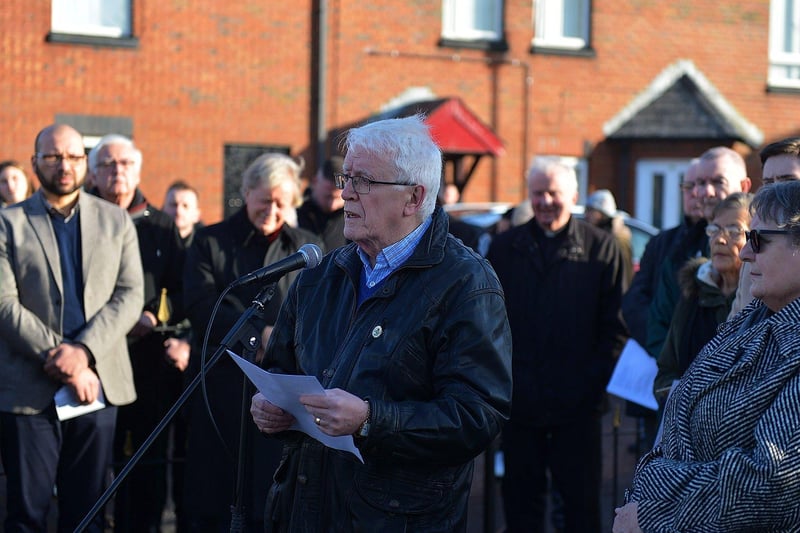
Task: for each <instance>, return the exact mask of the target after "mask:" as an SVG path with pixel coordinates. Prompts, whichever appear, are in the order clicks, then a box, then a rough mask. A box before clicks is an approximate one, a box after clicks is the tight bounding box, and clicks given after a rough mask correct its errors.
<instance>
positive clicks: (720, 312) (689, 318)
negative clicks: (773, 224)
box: [653, 192, 753, 407]
mask: <svg viewBox="0 0 800 533" xmlns="http://www.w3.org/2000/svg"><path fill="white" fill-rule="evenodd" d="M752 197H753V195H752V194H749V193H743V192H737V193H733V194H731V195H730V196H727V197H726V198H725V199H724V200H722V201H721V202H720V203H718V204H717V205H716V207H715V208H714V215H713V218H712V220H711V223H710V224H709V225H708V226H706V229H705V231H706V235H708V247H709V250H710V252H711V254H710V259H709V258H707V257H696V258H692V259H690V260H689V261H687V263H686V264H685V265H684V266H683V267H681V269H680V270H679V272H678V283H679V285H680V288H681V299H680V301H679V302H678V304H677V305H676V306H675V313H674V314H673V316H672V322H671V324H670V328H669V331H668V333H667V338H666V341H665V342H664V347H663V348H662V349H661V354H660V355H659V356H658V374H657V375H656V379H655V383H654V384H653V389H654V391H655V396H656V399H658V400H659V403H661V402H662V401H663V400H665V399H666V395H667V392H669V390H670V387H671V386H672V383H673V382H674V381H675V380H676V379H680V377H681V376H682V375H683V373H684V372H686V369H687V368H689V365H690V364H691V363H692V361H694V358H695V355H697V353H698V352H699V351H700V350H701V349H702V348H703V346H705V345H706V343H707V342H708V341H709V340H711V338H712V337H713V336H714V334H715V333H716V332H717V327H718V326H719V325H720V324H721V323H722V322H725V319H726V318H727V316H728V312H729V311H730V308H731V303H732V302H733V299H734V297H735V296H736V288H737V287H738V285H739V271H740V269H741V266H742V261H741V259H739V252H740V251H741V249H742V248H743V247H744V245H745V233H746V232H747V230H748V228H749V225H750V200H751V199H752ZM662 407H663V404H662Z"/></svg>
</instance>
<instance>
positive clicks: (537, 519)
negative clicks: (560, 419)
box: [502, 416, 602, 533]
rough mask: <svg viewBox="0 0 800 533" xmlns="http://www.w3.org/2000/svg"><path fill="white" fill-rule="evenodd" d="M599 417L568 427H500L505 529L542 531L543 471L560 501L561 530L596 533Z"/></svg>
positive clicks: (515, 532) (510, 532)
mask: <svg viewBox="0 0 800 533" xmlns="http://www.w3.org/2000/svg"><path fill="white" fill-rule="evenodd" d="M600 434H601V424H600V417H599V416H589V417H586V418H585V419H582V420H577V421H573V422H571V423H570V424H567V425H561V426H548V427H526V426H520V425H514V424H513V423H509V424H507V425H506V427H505V429H504V431H503V441H502V450H503V455H504V459H505V476H504V477H503V485H502V488H503V506H504V509H505V515H506V525H507V529H506V531H507V533H522V532H525V533H535V532H541V531H545V527H544V519H545V508H546V505H547V504H546V502H547V492H548V486H547V472H548V471H549V472H550V476H551V478H552V482H553V488H554V489H555V490H556V491H558V493H559V495H560V496H561V500H562V502H563V512H564V520H565V529H564V531H565V533H592V532H595V531H596V532H599V531H601V526H600V483H601V468H602V459H601V456H602V450H601V446H602V443H601V440H600Z"/></svg>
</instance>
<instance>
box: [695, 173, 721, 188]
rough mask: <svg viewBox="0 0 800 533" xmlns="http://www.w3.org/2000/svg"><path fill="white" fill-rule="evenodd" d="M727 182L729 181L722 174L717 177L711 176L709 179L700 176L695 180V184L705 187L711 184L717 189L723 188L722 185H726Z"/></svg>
mask: <svg viewBox="0 0 800 533" xmlns="http://www.w3.org/2000/svg"><path fill="white" fill-rule="evenodd" d="M726 183H728V180H727V179H725V178H723V177H722V176H717V177H716V178H709V179H705V178H698V179H697V180H695V182H694V186H695V187H697V188H700V189H703V188H705V187H708V186H709V185H711V186H712V187H714V188H715V189H721V188H722V187H724V186H725V184H726Z"/></svg>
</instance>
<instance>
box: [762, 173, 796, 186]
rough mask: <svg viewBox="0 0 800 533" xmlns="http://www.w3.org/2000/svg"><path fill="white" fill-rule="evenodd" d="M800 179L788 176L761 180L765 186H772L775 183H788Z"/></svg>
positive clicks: (792, 175) (791, 175)
mask: <svg viewBox="0 0 800 533" xmlns="http://www.w3.org/2000/svg"><path fill="white" fill-rule="evenodd" d="M798 179H800V177H798V176H795V175H794V174H788V175H786V176H770V177H764V178H762V179H761V181H762V182H763V184H764V185H772V184H773V183H783V182H786V181H796V180H798Z"/></svg>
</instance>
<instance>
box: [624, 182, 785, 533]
mask: <svg viewBox="0 0 800 533" xmlns="http://www.w3.org/2000/svg"><path fill="white" fill-rule="evenodd" d="M750 209H751V213H752V215H753V218H752V221H751V226H750V227H751V229H750V231H749V232H748V244H747V245H745V246H744V247H743V248H742V251H741V254H740V255H741V259H742V260H743V261H747V262H749V263H751V269H750V276H751V277H752V286H751V294H752V295H753V301H752V302H750V304H748V306H747V307H745V309H744V310H743V311H742V312H741V313H739V314H738V315H736V316H735V317H734V318H733V319H731V320H730V321H728V322H726V323H724V324H723V325H721V326H720V328H719V331H718V333H717V335H716V336H715V337H714V338H713V339H712V340H711V341H709V343H708V344H707V345H706V346H705V347H704V348H703V350H702V351H701V352H700V354H698V356H697V358H696V359H695V361H694V363H693V364H692V366H691V367H689V370H688V371H687V372H686V374H685V375H684V377H683V379H682V380H681V381H680V383H679V384H678V385H677V386H676V387H675V389H674V391H673V393H672V395H671V396H670V398H669V400H668V401H667V406H666V410H665V414H664V435H663V439H662V441H661V443H660V444H659V445H658V446H656V447H655V448H654V449H653V450H652V451H651V452H650V453H648V454H647V455H645V456H644V457H643V458H642V459H641V460H640V462H639V465H638V466H637V468H636V473H635V475H634V479H633V485H632V489H631V491H630V492H629V494H628V498H627V503H626V505H624V506H623V507H620V508H619V509H617V517H616V519H615V521H614V528H613V531H614V532H615V533H623V532H634V531H727V532H731V531H745V530H747V531H755V530H758V531H797V530H798V529H800V182H798V181H792V182H786V183H775V184H774V185H771V186H769V187H764V188H763V189H761V190H760V191H759V192H758V194H756V196H755V198H754V199H753V202H752V205H751V208H750Z"/></svg>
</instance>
